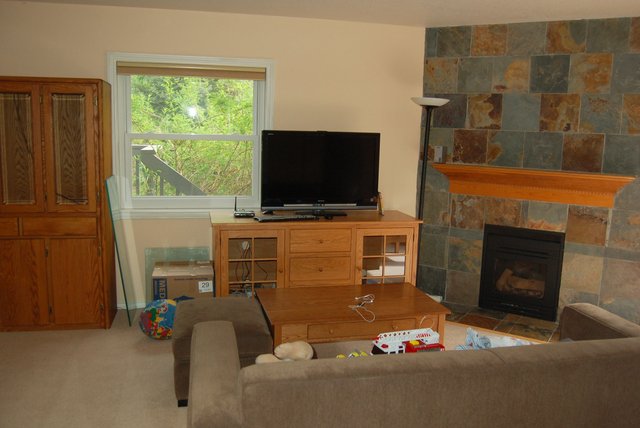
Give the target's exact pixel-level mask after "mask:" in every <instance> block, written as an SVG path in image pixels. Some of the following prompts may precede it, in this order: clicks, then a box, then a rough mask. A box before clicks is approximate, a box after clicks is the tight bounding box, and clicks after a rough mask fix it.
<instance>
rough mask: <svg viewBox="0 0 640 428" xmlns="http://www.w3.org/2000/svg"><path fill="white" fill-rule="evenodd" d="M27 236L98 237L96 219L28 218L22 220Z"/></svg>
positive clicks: (23, 230)
mask: <svg viewBox="0 0 640 428" xmlns="http://www.w3.org/2000/svg"><path fill="white" fill-rule="evenodd" d="M22 232H23V234H24V235H25V236H42V235H46V236H96V233H97V225H96V219H95V218H89V217H64V218H48V217H28V218H23V219H22Z"/></svg>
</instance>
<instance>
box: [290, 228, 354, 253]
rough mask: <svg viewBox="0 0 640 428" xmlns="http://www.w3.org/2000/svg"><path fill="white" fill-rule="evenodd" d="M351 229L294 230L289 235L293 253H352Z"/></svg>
mask: <svg viewBox="0 0 640 428" xmlns="http://www.w3.org/2000/svg"><path fill="white" fill-rule="evenodd" d="M351 236H352V233H351V229H334V230H328V229H294V230H292V231H291V232H290V234H289V251H290V252H291V253H329V252H339V251H345V252H346V251H351Z"/></svg>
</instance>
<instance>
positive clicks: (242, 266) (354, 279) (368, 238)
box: [211, 211, 420, 296]
mask: <svg viewBox="0 0 640 428" xmlns="http://www.w3.org/2000/svg"><path fill="white" fill-rule="evenodd" d="M211 224H212V229H213V249H214V260H215V265H214V269H215V282H216V296H227V295H229V294H245V295H253V294H254V293H255V289H257V288H282V287H309V286H337V285H359V284H391V283H410V284H414V285H415V282H416V260H415V258H416V254H417V249H418V248H417V245H418V239H417V236H418V226H419V224H420V221H419V220H417V219H415V218H414V217H411V216H408V215H406V214H403V213H401V212H398V211H386V212H385V214H384V215H380V214H379V213H378V212H377V211H352V212H349V213H348V215H347V216H345V217H334V218H332V219H330V220H327V219H323V218H321V219H319V220H307V221H286V222H269V223H260V222H257V221H255V220H254V219H252V218H235V217H233V215H232V214H230V213H226V214H221V213H220V212H211Z"/></svg>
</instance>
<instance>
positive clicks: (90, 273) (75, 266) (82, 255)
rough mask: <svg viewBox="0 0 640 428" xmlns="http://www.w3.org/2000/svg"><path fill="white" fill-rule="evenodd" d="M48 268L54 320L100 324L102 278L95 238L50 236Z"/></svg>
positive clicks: (58, 321) (101, 313)
mask: <svg viewBox="0 0 640 428" xmlns="http://www.w3.org/2000/svg"><path fill="white" fill-rule="evenodd" d="M49 272H50V284H51V295H52V306H53V317H54V322H55V323H56V324H57V325H72V324H99V323H100V322H101V320H102V315H103V312H102V301H103V296H102V280H101V270H100V257H99V256H98V242H97V240H95V239H51V240H50V241H49Z"/></svg>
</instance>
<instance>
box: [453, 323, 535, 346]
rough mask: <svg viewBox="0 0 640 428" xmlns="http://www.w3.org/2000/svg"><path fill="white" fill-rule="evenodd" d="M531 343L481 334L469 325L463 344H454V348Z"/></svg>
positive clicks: (513, 338)
mask: <svg viewBox="0 0 640 428" xmlns="http://www.w3.org/2000/svg"><path fill="white" fill-rule="evenodd" d="M525 345H532V343H531V342H529V341H527V340H522V339H518V338H515V337H508V336H504V337H490V336H481V335H480V334H479V333H478V332H477V331H475V330H474V329H472V328H471V327H469V328H467V337H466V339H465V342H464V345H458V346H456V350H458V351H464V350H468V349H489V348H501V347H505V346H525Z"/></svg>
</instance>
